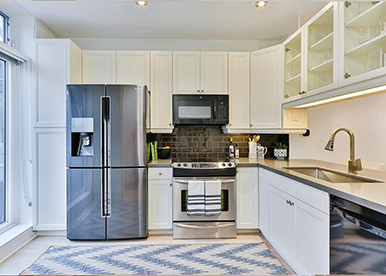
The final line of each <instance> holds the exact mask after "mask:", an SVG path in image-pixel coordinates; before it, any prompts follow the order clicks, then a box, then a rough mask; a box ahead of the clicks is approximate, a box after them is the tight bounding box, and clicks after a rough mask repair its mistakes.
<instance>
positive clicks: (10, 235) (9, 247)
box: [0, 225, 36, 264]
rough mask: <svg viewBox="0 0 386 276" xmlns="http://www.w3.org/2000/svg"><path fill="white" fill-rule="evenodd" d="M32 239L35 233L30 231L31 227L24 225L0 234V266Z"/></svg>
mask: <svg viewBox="0 0 386 276" xmlns="http://www.w3.org/2000/svg"><path fill="white" fill-rule="evenodd" d="M34 238H36V233H35V232H34V231H32V227H31V226H30V227H28V226H25V225H24V226H23V225H16V226H14V227H12V228H11V229H9V230H8V231H7V232H5V233H3V234H1V244H0V264H1V263H2V262H4V261H5V260H6V259H8V258H9V257H11V256H12V255H13V254H15V253H16V252H17V251H18V250H19V249H20V248H22V247H23V246H25V245H26V244H27V243H29V242H30V241H32V240H33V239H34Z"/></svg>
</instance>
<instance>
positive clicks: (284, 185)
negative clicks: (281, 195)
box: [269, 172, 293, 194]
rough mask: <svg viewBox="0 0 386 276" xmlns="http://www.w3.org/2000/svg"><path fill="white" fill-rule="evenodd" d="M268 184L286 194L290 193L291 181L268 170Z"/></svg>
mask: <svg viewBox="0 0 386 276" xmlns="http://www.w3.org/2000/svg"><path fill="white" fill-rule="evenodd" d="M269 184H271V186H274V187H275V188H277V189H279V190H281V191H283V192H285V193H287V194H292V185H293V181H291V180H290V179H289V178H287V177H284V176H281V175H279V174H276V173H272V172H269Z"/></svg>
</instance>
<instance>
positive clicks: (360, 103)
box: [290, 94, 386, 164]
mask: <svg viewBox="0 0 386 276" xmlns="http://www.w3.org/2000/svg"><path fill="white" fill-rule="evenodd" d="M308 124H309V129H310V130H311V135H310V136H309V137H308V138H302V137H301V136H300V135H297V134H292V135H290V158H312V159H320V160H324V161H330V162H334V163H341V162H342V161H343V160H348V159H349V157H350V150H349V147H350V146H349V145H350V144H349V142H350V139H349V136H348V134H347V133H345V132H343V133H338V134H337V136H336V140H335V150H334V151H333V152H330V151H326V150H324V147H325V146H326V144H327V141H328V139H329V138H330V135H331V133H332V132H333V131H334V130H335V129H337V128H340V127H344V128H348V129H350V130H351V131H352V132H353V133H354V135H355V147H356V158H361V159H362V160H365V161H372V162H380V163H385V164H386V146H385V142H386V94H380V95H375V96H369V97H366V98H360V99H354V100H349V101H344V102H338V103H333V104H328V105H324V106H319V107H313V108H309V109H308Z"/></svg>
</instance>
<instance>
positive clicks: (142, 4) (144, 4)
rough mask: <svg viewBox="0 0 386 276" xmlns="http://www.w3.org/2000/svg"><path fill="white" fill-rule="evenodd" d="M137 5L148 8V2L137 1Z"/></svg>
mask: <svg viewBox="0 0 386 276" xmlns="http://www.w3.org/2000/svg"><path fill="white" fill-rule="evenodd" d="M135 4H137V5H138V6H142V7H144V6H146V5H147V1H135Z"/></svg>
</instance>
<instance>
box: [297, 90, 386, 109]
mask: <svg viewBox="0 0 386 276" xmlns="http://www.w3.org/2000/svg"><path fill="white" fill-rule="evenodd" d="M381 91H386V85H383V86H379V87H374V88H370V89H366V90H362V91H357V92H353V93H349V94H345V95H341V96H336V97H333V98H329V99H325V100H320V101H316V102H312V103H307V104H302V105H298V106H295V108H307V107H312V106H317V105H321V104H326V103H331V102H337V101H341V100H346V99H351V98H355V97H359V96H364V95H367V94H372V93H376V92H381Z"/></svg>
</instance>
